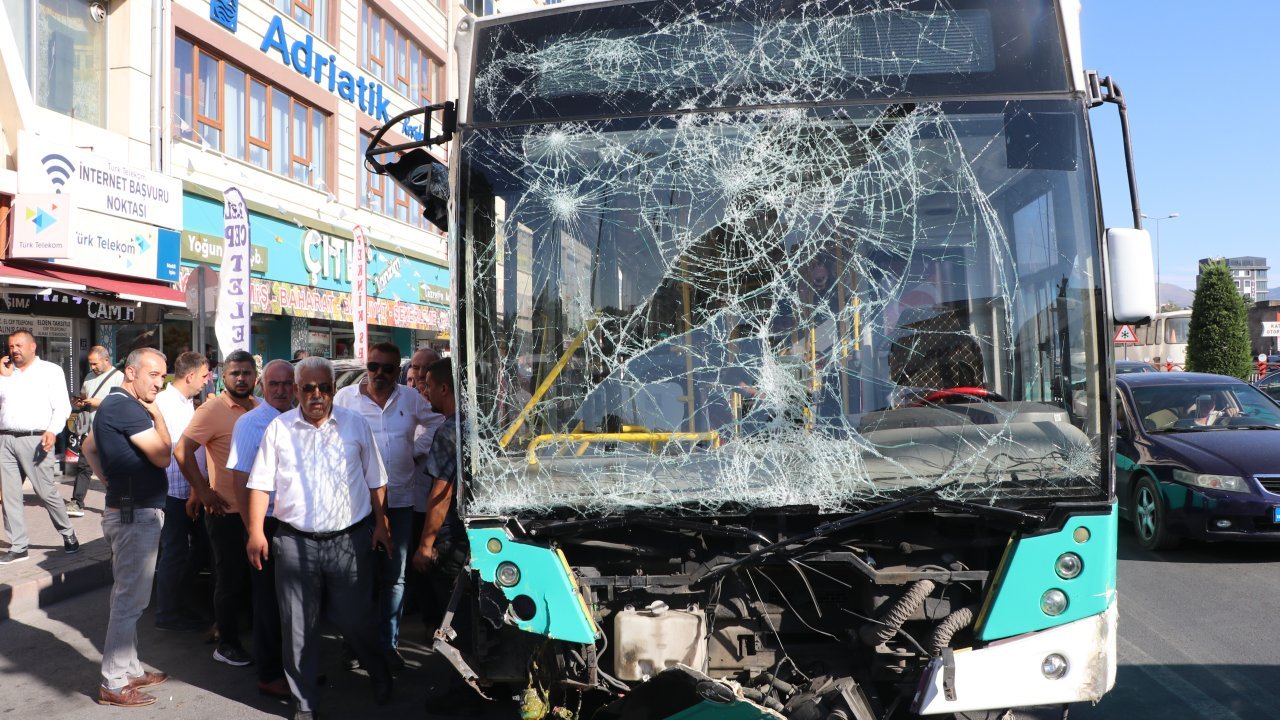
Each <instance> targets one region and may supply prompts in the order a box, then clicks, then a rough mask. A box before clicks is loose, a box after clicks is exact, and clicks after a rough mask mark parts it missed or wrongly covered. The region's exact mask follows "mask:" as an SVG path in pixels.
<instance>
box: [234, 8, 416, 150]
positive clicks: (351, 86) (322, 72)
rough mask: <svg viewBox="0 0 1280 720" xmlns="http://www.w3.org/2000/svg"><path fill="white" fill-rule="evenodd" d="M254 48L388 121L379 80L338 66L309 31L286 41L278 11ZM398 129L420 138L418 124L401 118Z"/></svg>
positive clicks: (411, 136) (382, 121)
mask: <svg viewBox="0 0 1280 720" xmlns="http://www.w3.org/2000/svg"><path fill="white" fill-rule="evenodd" d="M258 49H259V50H261V51H262V52H264V53H270V52H272V51H275V52H277V53H279V54H280V62H282V63H284V64H285V65H286V66H288V67H291V68H293V69H294V71H295V72H297V73H298V74H299V75H302V76H304V77H308V78H310V79H311V81H312V82H314V83H315V84H317V85H320V86H321V87H327V88H328V89H329V92H331V93H337V94H338V97H340V98H342V99H343V100H346V101H347V102H349V103H354V104H356V105H358V106H359V107H360V109H361V110H363V111H364V112H366V113H368V114H369V115H371V116H373V118H374V119H375V120H377V121H378V122H380V123H384V124H385V123H388V122H390V121H391V110H390V108H391V100H389V99H387V98H386V97H385V96H384V95H383V90H384V88H383V85H382V83H380V82H378V81H376V80H372V79H370V78H366V77H365V76H364V75H361V74H359V73H354V74H353V73H349V72H347V71H346V70H340V69H338V57H337V56H336V55H333V54H329V55H323V54H320V53H317V52H316V49H315V38H314V37H313V36H311V35H310V34H308V35H306V37H304V38H303V39H302V40H294V41H293V42H292V43H290V42H289V38H288V37H286V36H285V34H284V21H283V20H282V19H281V18H280V16H279V15H276V16H275V17H273V18H271V24H270V25H269V26H267V32H266V34H265V35H263V37H262V45H261V46H259V48H258ZM400 130H401V132H403V133H404V135H405V136H407V137H409V138H412V139H414V140H421V139H422V126H421V125H416V124H414V123H411V122H409V121H408V120H405V121H404V122H403V123H402V124H401V126H400Z"/></svg>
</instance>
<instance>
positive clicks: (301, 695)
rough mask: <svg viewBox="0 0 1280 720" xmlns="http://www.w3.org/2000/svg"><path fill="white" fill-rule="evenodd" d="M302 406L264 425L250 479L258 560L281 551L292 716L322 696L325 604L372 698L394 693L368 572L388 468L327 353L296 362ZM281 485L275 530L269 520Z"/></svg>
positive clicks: (381, 530) (252, 538)
mask: <svg viewBox="0 0 1280 720" xmlns="http://www.w3.org/2000/svg"><path fill="white" fill-rule="evenodd" d="M294 380H295V382H296V383H297V387H298V407H296V408H294V409H293V410H289V411H288V412H284V413H281V415H280V416H279V417H277V418H276V419H275V420H272V421H271V423H270V424H269V425H267V429H266V432H265V433H263V436H262V443H261V445H260V446H259V448H258V455H257V457H256V458H255V459H254V461H253V468H252V470H250V472H249V482H248V483H247V485H246V487H247V488H248V489H249V494H248V498H247V501H248V504H249V509H248V516H247V524H248V528H249V542H248V544H247V545H246V550H247V552H248V556H249V562H250V564H252V565H253V567H254V569H257V570H261V569H262V564H263V561H265V560H268V559H270V558H274V559H275V563H276V567H275V572H276V592H277V595H278V597H279V602H280V621H281V635H282V637H283V638H284V672H285V677H286V678H287V680H288V681H289V689H290V691H291V692H292V694H293V697H294V702H295V703H296V712H295V714H294V718H295V720H311V719H312V718H313V717H315V713H316V709H317V704H318V702H319V684H318V682H317V678H318V675H319V669H320V668H319V666H320V642H319V641H320V628H319V622H318V620H319V618H320V612H321V608H322V607H325V608H327V610H326V615H328V616H329V617H330V618H332V619H333V621H334V622H335V623H336V624H337V625H338V629H339V631H341V633H342V636H343V638H345V640H346V641H347V643H348V644H349V645H350V646H351V649H352V650H354V651H355V654H356V657H357V658H358V659H359V660H360V664H361V665H362V666H363V667H364V669H365V670H366V671H368V673H369V679H370V681H371V682H372V683H373V693H374V702H376V703H378V704H379V705H383V704H386V703H387V702H388V701H389V700H390V697H391V674H390V672H389V669H388V667H387V663H386V660H385V658H384V657H383V655H382V654H381V652H379V648H378V641H377V628H376V627H375V626H374V616H373V602H372V596H373V592H372V591H373V587H372V582H371V579H372V577H373V575H372V572H373V568H372V564H373V563H372V560H373V556H372V553H371V552H370V550H371V549H374V548H386V547H388V546H390V544H391V539H390V536H389V534H388V532H387V518H386V484H387V475H386V472H385V471H384V470H383V467H382V459H381V458H380V457H379V455H378V446H377V444H375V443H374V440H373V433H372V432H371V431H370V429H369V424H368V423H367V422H365V421H364V420H363V419H361V418H360V416H359V415H357V414H355V413H354V412H351V411H350V410H347V409H346V408H341V407H335V406H334V404H333V385H334V378H333V364H332V363H330V362H329V361H328V360H327V359H325V358H322V357H309V358H305V359H303V360H302V361H301V362H299V363H298V365H297V367H295V368H294ZM272 492H274V493H275V509H274V513H273V514H274V516H275V518H276V522H277V525H276V534H275V537H274V538H273V539H272V540H270V542H269V543H268V540H267V536H266V532H265V529H264V523H265V520H266V515H267V505H268V503H269V501H270V497H271V496H270V493H272Z"/></svg>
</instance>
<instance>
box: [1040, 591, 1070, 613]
mask: <svg viewBox="0 0 1280 720" xmlns="http://www.w3.org/2000/svg"><path fill="white" fill-rule="evenodd" d="M1040 610H1041V612H1043V613H1044V614H1045V615H1049V616H1051V617H1056V616H1058V615H1061V614H1062V613H1064V612H1066V611H1067V594H1066V593H1064V592H1062V591H1061V590H1059V589H1057V588H1054V589H1052V590H1046V591H1045V593H1044V594H1043V595H1041V596H1040Z"/></svg>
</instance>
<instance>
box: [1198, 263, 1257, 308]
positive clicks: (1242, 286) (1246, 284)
mask: <svg viewBox="0 0 1280 720" xmlns="http://www.w3.org/2000/svg"><path fill="white" fill-rule="evenodd" d="M1211 263H1226V265H1227V268H1228V269H1230V270H1231V279H1232V280H1233V281H1235V284H1236V290H1239V291H1240V294H1241V295H1244V296H1245V297H1246V298H1248V300H1249V302H1250V303H1255V302H1263V301H1265V300H1267V293H1268V287H1267V270H1270V269H1271V268H1270V267H1269V266H1268V265H1267V259H1266V258H1264V257H1254V256H1248V257H1234V258H1221V257H1216V258H1201V260H1200V267H1201V268H1204V266H1205V265H1209V264H1211ZM1199 286H1200V275H1199V274H1197V275H1196V287H1199Z"/></svg>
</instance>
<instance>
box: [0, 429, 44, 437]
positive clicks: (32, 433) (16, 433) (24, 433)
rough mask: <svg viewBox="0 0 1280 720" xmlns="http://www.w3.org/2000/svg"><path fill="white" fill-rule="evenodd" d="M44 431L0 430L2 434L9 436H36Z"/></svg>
mask: <svg viewBox="0 0 1280 720" xmlns="http://www.w3.org/2000/svg"><path fill="white" fill-rule="evenodd" d="M44 433H45V431H44V430H0V435H8V436H9V437H34V436H36V435H43V434H44Z"/></svg>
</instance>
